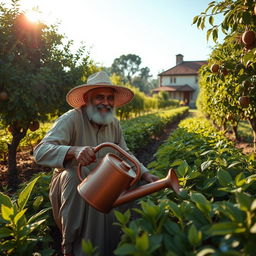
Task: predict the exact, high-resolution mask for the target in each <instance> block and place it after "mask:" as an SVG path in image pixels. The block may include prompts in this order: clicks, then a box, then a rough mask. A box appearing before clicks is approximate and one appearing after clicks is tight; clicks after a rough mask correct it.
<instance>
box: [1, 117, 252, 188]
mask: <svg viewBox="0 0 256 256" xmlns="http://www.w3.org/2000/svg"><path fill="white" fill-rule="evenodd" d="M177 126H178V122H177V123H175V124H172V125H169V126H167V127H166V128H165V129H164V131H163V132H162V133H161V135H160V136H158V137H154V138H151V140H150V142H149V143H148V144H147V145H143V146H142V148H141V149H140V150H139V151H138V152H137V153H136V154H135V155H136V157H137V158H138V160H139V161H140V162H141V163H143V164H144V165H145V166H147V165H148V164H149V163H150V162H152V161H154V160H155V159H154V154H155V152H156V151H157V149H158V147H159V146H160V145H161V144H162V143H163V142H164V141H165V140H166V139H167V138H168V136H169V135H170V133H171V132H172V131H173V130H175V129H176V128H177ZM236 147H237V148H240V149H241V150H242V151H243V153H244V154H249V153H253V152H254V148H253V144H250V143H245V142H237V143H236ZM17 167H18V181H17V185H18V184H19V183H23V182H25V181H27V180H29V179H30V178H31V177H32V175H33V174H35V173H39V172H41V171H44V172H49V171H51V168H49V167H43V166H40V165H37V164H36V163H35V162H34V160H33V155H32V152H31V150H25V151H20V152H17ZM0 184H1V185H0V191H1V190H5V189H6V187H7V162H6V161H2V162H0Z"/></svg>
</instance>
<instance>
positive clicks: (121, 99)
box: [66, 84, 134, 108]
mask: <svg viewBox="0 0 256 256" xmlns="http://www.w3.org/2000/svg"><path fill="white" fill-rule="evenodd" d="M97 88H112V89H114V91H115V100H114V106H115V107H121V106H123V105H125V104H127V103H129V102H130V101H131V100H132V99H133V97H134V93H133V91H132V90H130V89H129V88H126V87H123V86H119V85H109V84H105V85H103V84H94V85H88V84H83V85H79V86H76V87H74V88H73V89H71V90H70V91H69V92H68V93H67V96H66V101H67V103H68V104H69V105H70V106H71V107H73V108H80V107H82V106H84V105H87V102H85V100H84V95H85V94H86V93H87V92H88V91H90V90H92V89H97Z"/></svg>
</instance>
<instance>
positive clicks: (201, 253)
mask: <svg viewBox="0 0 256 256" xmlns="http://www.w3.org/2000/svg"><path fill="white" fill-rule="evenodd" d="M215 252H216V251H215V250H214V249H213V248H203V249H202V250H201V251H199V252H198V253H197V254H196V255H197V256H206V255H207V256H208V255H214V253H215Z"/></svg>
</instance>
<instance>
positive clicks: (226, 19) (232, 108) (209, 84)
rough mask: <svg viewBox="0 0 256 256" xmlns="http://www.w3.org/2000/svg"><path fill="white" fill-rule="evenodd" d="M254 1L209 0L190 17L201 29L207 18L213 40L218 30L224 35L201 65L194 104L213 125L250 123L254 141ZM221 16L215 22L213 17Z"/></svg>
mask: <svg viewBox="0 0 256 256" xmlns="http://www.w3.org/2000/svg"><path fill="white" fill-rule="evenodd" d="M255 6H256V3H255V1H253V0H244V1H241V0H236V1H231V0H223V1H218V2H217V1H212V2H211V3H209V5H208V8H207V9H206V10H205V11H204V12H202V13H201V14H200V15H198V16H196V17H194V21H193V23H194V24H197V27H198V28H201V29H204V27H205V23H206V22H207V21H208V22H209V25H210V29H208V31H207V39H209V37H210V36H212V38H213V40H214V41H215V42H217V40H218V33H219V30H221V31H222V32H223V33H224V34H225V35H226V36H225V38H224V42H223V43H222V44H216V47H215V49H214V50H213V52H212V54H211V56H210V59H209V64H208V66H205V67H203V68H202V70H201V71H200V72H201V77H202V79H201V82H200V88H201V93H200V96H199V100H198V107H199V108H200V109H201V110H202V111H203V112H204V113H205V114H207V116H209V117H210V118H211V119H212V120H213V121H214V122H215V123H216V124H218V125H223V126H224V127H225V125H226V123H227V122H229V123H231V124H232V126H233V128H234V129H235V130H236V127H237V124H238V122H239V120H242V119H246V120H248V121H249V122H250V124H251V126H252V129H253V132H254V143H256V75H255V74H256V73H255V71H256V13H255ZM218 14H222V15H223V20H222V22H221V23H220V24H219V25H216V24H214V17H215V16H216V15H218Z"/></svg>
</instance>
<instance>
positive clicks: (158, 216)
mask: <svg viewBox="0 0 256 256" xmlns="http://www.w3.org/2000/svg"><path fill="white" fill-rule="evenodd" d="M148 167H149V168H150V169H152V170H153V171H154V172H155V173H156V174H157V175H159V176H160V175H161V176H162V177H164V176H165V175H166V174H167V171H168V169H169V168H174V169H175V170H176V172H177V175H178V177H179V181H180V185H181V188H182V189H181V192H180V194H176V193H175V192H173V191H172V190H171V189H169V190H162V191H160V192H157V193H155V194H153V195H150V196H148V197H147V198H146V199H144V200H143V201H140V206H141V207H140V208H139V209H134V210H132V211H127V212H126V213H124V214H122V213H120V212H116V217H117V219H118V221H119V224H120V225H121V227H122V230H123V232H124V235H123V237H122V241H121V243H120V244H119V246H118V248H117V249H116V251H115V253H116V255H171V256H174V255H179V256H180V255H199V256H203V255H255V249H256V199H255V196H256V173H255V170H256V160H255V156H254V155H253V154H252V155H243V154H242V153H241V151H239V150H238V149H236V148H235V147H234V144H233V143H232V142H230V141H229V140H227V139H226V137H225V136H224V134H223V132H219V131H216V130H215V129H214V128H213V127H212V125H211V124H210V123H209V122H208V121H207V120H206V119H204V118H202V117H200V118H199V117H197V118H189V119H185V120H183V121H182V122H181V123H180V125H179V128H178V129H176V130H175V131H174V132H173V133H172V134H171V136H170V137H169V138H168V139H167V140H166V142H165V143H164V144H163V145H162V146H161V147H160V148H159V149H158V151H157V153H156V160H155V161H154V162H152V163H150V164H149V166H148ZM133 211H135V212H136V213H137V215H138V216H139V217H138V218H137V219H135V220H134V219H131V213H133Z"/></svg>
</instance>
